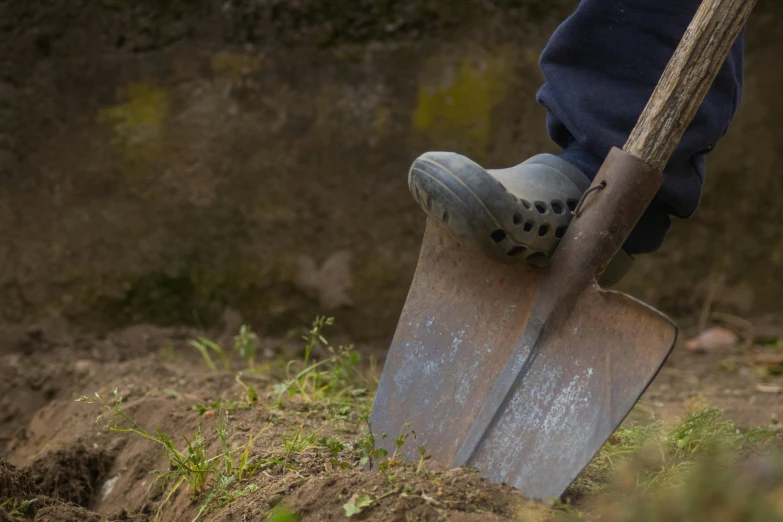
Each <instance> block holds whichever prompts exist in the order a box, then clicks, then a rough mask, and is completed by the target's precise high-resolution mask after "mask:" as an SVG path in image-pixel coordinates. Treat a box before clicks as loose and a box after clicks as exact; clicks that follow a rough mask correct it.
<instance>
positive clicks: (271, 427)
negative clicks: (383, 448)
mask: <svg viewBox="0 0 783 522" xmlns="http://www.w3.org/2000/svg"><path fill="white" fill-rule="evenodd" d="M5 333H6V335H4V336H3V337H2V338H3V339H4V341H3V342H4V344H3V346H2V354H3V355H2V359H1V364H0V419H2V423H1V424H0V437H2V440H0V458H1V459H2V460H0V500H4V499H15V500H16V501H22V500H32V499H36V500H35V502H33V503H32V504H30V505H29V506H26V507H25V508H24V509H22V510H21V513H22V514H23V516H24V517H26V518H27V519H30V520H36V521H62V522H65V521H75V520H87V521H91V520H95V521H99V520H148V519H150V518H151V517H153V516H155V515H157V516H158V517H159V518H158V519H159V520H163V521H180V520H183V521H184V520H193V519H194V518H195V517H196V515H197V513H198V511H199V508H200V504H199V502H194V501H193V500H192V497H191V496H190V495H189V493H188V491H187V487H186V486H184V487H182V488H180V489H179V490H178V491H177V493H176V494H174V495H173V496H172V497H171V498H170V499H168V502H166V499H165V498H164V494H163V491H162V489H161V487H160V483H155V476H153V475H151V472H152V471H153V470H162V471H164V472H165V470H166V469H167V467H168V465H167V463H168V461H167V459H166V457H165V455H164V454H163V452H162V451H161V448H160V446H158V445H156V444H154V443H151V442H150V441H147V440H144V439H143V438H141V437H138V436H135V435H132V434H125V433H117V432H112V431H109V430H108V429H107V428H106V427H104V424H106V423H105V422H103V421H102V422H96V417H97V415H98V414H100V413H101V410H100V407H99V406H97V405H90V404H84V403H80V402H76V401H75V399H77V398H78V397H80V396H83V395H86V396H93V394H94V393H95V392H97V391H101V392H102V393H104V394H106V396H107V397H111V391H112V390H115V389H116V390H118V394H119V395H120V396H122V397H123V400H124V402H123V408H124V410H125V411H126V412H127V413H128V414H129V415H130V416H131V417H132V418H133V419H134V420H135V421H136V422H137V423H138V424H139V425H140V426H143V427H145V429H147V430H153V429H154V428H155V427H159V428H160V429H161V430H163V431H164V432H165V433H167V434H169V435H171V437H172V438H173V439H174V440H175V444H176V445H178V446H180V445H181V444H180V443H181V441H182V437H183V436H186V437H188V438H191V437H193V434H195V433H196V432H197V429H198V428H199V427H200V428H201V430H202V434H203V438H204V440H205V443H206V447H207V448H208V450H209V451H210V452H211V453H210V454H212V455H215V454H218V453H219V452H220V444H219V441H218V440H217V437H216V436H215V431H214V429H213V425H214V421H215V420H216V418H217V414H216V412H215V410H214V409H213V406H212V405H213V404H214V403H215V402H216V401H220V400H222V401H229V400H233V401H239V400H240V399H241V397H243V393H244V392H243V390H242V388H241V387H240V385H239V384H238V383H237V381H236V379H235V376H236V374H235V372H231V371H228V372H227V371H211V370H209V369H207V367H206V365H205V364H204V361H203V360H202V359H201V358H200V356H199V355H198V353H197V352H196V351H195V350H193V349H192V348H189V347H188V345H187V341H188V340H189V339H192V338H195V337H198V336H199V335H201V334H200V333H199V332H196V331H194V330H191V329H187V328H158V327H151V326H145V325H139V326H134V327H131V328H128V329H126V330H122V331H118V332H115V333H113V334H111V335H108V336H105V337H95V336H90V335H83V334H73V333H72V332H69V331H68V328H67V327H65V326H64V325H63V324H62V323H60V322H58V321H56V320H53V321H52V323H51V324H42V325H36V326H32V327H27V328H23V329H18V330H17V331H15V332H5ZM227 335H229V333H224V334H220V333H217V334H214V335H213V338H215V339H217V340H222V342H224V343H226V342H227V339H228V337H227ZM688 337H689V336H688V335H683V343H684V340H685V339H687V338H688ZM261 341H262V342H261V346H262V351H263V355H262V356H259V358H258V361H257V362H256V367H257V368H258V369H259V371H257V372H256V373H255V374H253V375H249V376H245V377H243V379H244V382H245V383H246V384H250V385H251V386H253V387H254V388H255V389H257V390H259V392H260V393H259V398H258V401H257V403H256V404H255V405H254V406H252V407H236V408H235V409H231V410H230V411H229V412H228V416H227V422H228V431H229V442H230V443H235V444H241V443H243V442H244V441H246V440H248V438H249V437H253V438H254V443H253V446H252V447H253V452H252V453H251V460H253V459H255V461H256V462H260V461H264V459H267V460H268V461H269V462H270V464H269V465H264V466H262V467H261V471H260V472H259V473H257V474H256V475H254V476H253V477H252V479H245V480H243V481H241V482H240V483H239V484H238V487H239V488H240V489H241V488H248V489H247V490H246V494H245V495H243V496H240V497H239V498H237V499H236V500H235V501H234V502H231V503H228V504H227V505H226V506H224V507H221V508H220V509H216V510H214V511H212V512H210V513H208V514H207V515H206V516H205V517H204V518H203V520H209V521H214V522H228V521H234V520H262V519H264V517H267V516H268V515H269V514H270V513H275V512H281V513H286V512H295V513H298V516H299V517H301V518H300V520H344V519H345V517H346V513H345V508H344V505H345V504H346V503H350V502H351V501H352V499H353V500H354V501H355V500H356V499H357V498H358V497H359V496H361V495H369V496H371V497H372V498H373V499H374V500H375V503H373V504H372V505H371V506H370V507H369V508H366V509H365V510H364V512H363V513H361V514H359V515H356V518H358V519H360V520H373V521H384V522H385V521H397V520H400V521H403V520H465V521H474V520H475V521H496V520H519V519H527V520H544V519H548V518H547V517H549V516H550V515H551V512H550V510H548V509H547V508H544V507H543V506H540V505H537V504H533V503H530V502H526V501H525V500H523V499H522V497H521V496H520V494H519V492H518V491H516V490H514V489H513V488H510V487H506V486H503V485H493V484H490V483H488V482H486V481H484V480H483V479H482V478H481V477H479V476H478V475H477V474H476V473H475V472H473V471H470V470H460V469H458V470H451V471H445V472H434V471H432V472H428V473H426V474H420V473H417V470H416V466H400V467H399V468H398V469H395V470H394V472H393V474H391V475H390V474H389V473H385V474H379V473H374V472H370V471H367V470H366V469H365V467H363V466H361V465H360V464H359V461H358V459H359V457H358V456H357V454H356V453H355V452H351V451H348V450H346V451H345V452H340V453H339V454H337V453H333V452H330V451H328V450H327V449H326V448H325V447H322V446H323V445H322V444H321V445H315V446H314V447H313V448H311V449H304V450H303V451H301V452H298V453H296V454H291V455H290V456H289V457H286V458H287V459H288V460H287V461H286V463H283V464H280V463H279V462H277V463H274V462H275V461H274V459H272V457H274V456H276V455H277V456H280V453H279V452H278V453H275V452H276V451H278V450H275V449H274V448H275V447H277V446H276V444H277V443H276V442H275V441H278V440H282V438H281V437H284V436H286V434H297V433H305V431H306V430H316V431H317V432H318V436H319V437H320V436H324V437H337V438H339V439H341V440H342V441H344V442H346V443H347V442H353V441H355V440H356V438H357V437H358V436H359V435H360V434H361V423H360V422H359V421H358V418H359V411H353V410H352V411H350V412H349V413H347V414H346V415H345V416H344V418H343V420H338V421H335V420H333V419H330V418H329V415H327V414H326V413H325V412H324V411H319V410H314V409H312V408H310V407H308V405H307V404H304V403H301V404H300V403H297V402H296V401H292V402H291V403H290V404H288V405H287V406H286V407H285V408H282V409H281V408H278V407H274V405H273V403H274V394H273V393H271V392H269V391H268V390H271V389H272V386H273V384H274V382H277V381H276V380H277V379H278V378H279V376H280V375H281V373H280V372H281V371H282V365H281V364H280V363H279V361H283V360H289V359H291V358H294V357H296V356H298V355H300V351H301V347H300V346H299V343H298V342H292V341H290V340H281V339H262V340H261ZM361 351H362V352H363V353H364V354H365V355H367V354H372V355H375V356H377V355H378V354H379V353H382V350H379V349H378V348H377V347H376V348H375V349H373V348H371V347H363V348H361ZM761 351H762V347H761V346H760V345H759V344H758V343H747V342H746V343H744V344H742V345H741V346H738V347H737V346H734V347H724V348H717V349H712V350H710V351H708V352H707V353H695V352H692V351H688V350H687V349H685V348H684V346H678V347H677V348H676V349H675V351H674V353H673V355H672V356H671V358H670V360H669V361H668V362H667V364H666V366H665V367H664V368H663V369H662V371H661V372H660V374H659V376H658V377H657V379H656V380H655V382H654V383H653V384H652V385H651V387H650V388H649V389H648V391H647V393H646V394H645V396H644V397H643V399H642V401H641V403H640V405H639V407H637V408H636V409H635V410H634V412H632V414H631V416H630V417H629V420H630V421H633V420H634V419H636V418H639V419H641V418H644V417H649V415H650V414H651V413H652V414H654V415H655V417H657V418H660V419H662V420H664V422H668V423H673V422H675V421H676V420H677V419H678V418H679V417H681V416H682V415H684V414H686V413H688V412H689V411H692V409H693V408H694V407H695V405H696V404H705V403H706V404H710V405H713V406H715V407H718V408H721V409H723V410H724V411H725V417H726V418H728V419H731V420H733V421H734V422H735V423H736V424H737V425H738V427H740V428H741V429H744V428H749V427H752V426H757V425H769V424H772V425H777V424H778V423H779V421H778V419H781V418H783V401H782V400H781V395H779V394H776V393H773V392H774V391H775V390H777V389H778V388H776V386H780V385H783V377H781V376H779V375H775V373H776V372H775V371H765V372H760V371H759V369H760V367H761V366H759V364H757V363H753V362H752V361H757V362H758V361H759V360H762V361H763V360H765V359H764V358H763V357H761V358H759V357H758V354H759V353H760V352H761ZM242 364H244V362H243V361H239V360H233V361H232V365H233V367H234V368H238V367H240V366H241V365H242ZM379 371H380V369H378V370H376V372H379ZM262 390H267V391H262ZM367 401H369V398H367ZM224 404H225V402H224ZM195 405H203V407H202V408H201V409H200V410H199V409H198V408H194V406H195ZM280 447H282V446H280ZM250 486H252V487H250ZM207 491H209V490H207ZM588 500H589V499H588ZM579 502H582V501H581V500H580V501H579ZM281 510H282V511H281ZM6 511H8V509H6ZM6 511H3V510H0V521H5V520H19V518H14V517H10V516H9V515H8V514H7V513H6ZM524 517H527V518H524ZM278 519H279V520H286V518H282V517H278Z"/></svg>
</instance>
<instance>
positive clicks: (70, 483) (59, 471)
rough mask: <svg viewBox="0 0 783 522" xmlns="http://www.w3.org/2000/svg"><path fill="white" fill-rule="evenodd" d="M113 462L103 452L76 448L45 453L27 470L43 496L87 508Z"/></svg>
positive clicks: (77, 446) (80, 447) (82, 446)
mask: <svg viewBox="0 0 783 522" xmlns="http://www.w3.org/2000/svg"><path fill="white" fill-rule="evenodd" d="M112 461H113V457H112V456H111V455H109V453H107V452H106V451H102V450H97V449H91V448H87V447H86V446H84V445H76V446H72V447H69V448H66V449H61V450H57V451H54V452H50V453H47V454H46V455H44V456H43V457H41V458H39V459H37V460H36V461H35V462H33V464H32V466H31V467H30V468H31V472H32V476H33V479H34V481H35V483H36V484H37V485H38V487H39V488H40V489H41V491H42V492H43V494H44V495H47V496H50V497H54V498H57V499H60V500H64V501H66V502H72V503H74V504H76V505H78V506H82V507H85V508H86V507H89V503H90V499H91V498H92V496H93V494H94V493H95V491H96V490H97V489H98V488H99V485H100V484H101V482H102V480H103V479H104V478H105V475H106V472H107V471H108V469H109V468H110V467H111V464H112Z"/></svg>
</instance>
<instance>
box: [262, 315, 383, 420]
mask: <svg viewBox="0 0 783 522" xmlns="http://www.w3.org/2000/svg"><path fill="white" fill-rule="evenodd" d="M332 324H334V321H333V319H332V318H330V317H329V318H327V317H322V316H318V317H316V319H315V320H314V321H313V324H312V326H311V327H310V328H309V329H308V330H307V332H306V334H305V335H304V336H303V339H304V340H305V350H304V358H303V360H301V361H290V362H289V363H288V365H287V366H286V371H287V373H288V374H289V375H290V377H289V378H288V379H287V380H285V381H284V382H282V383H279V384H277V385H275V386H274V388H273V391H274V393H275V394H276V395H277V404H278V405H279V406H282V404H283V398H288V399H290V398H293V397H298V398H299V399H301V400H302V401H304V402H307V403H315V402H320V401H326V402H327V404H328V405H329V406H330V407H334V408H335V409H337V410H338V411H339V412H341V413H340V415H343V416H345V415H347V414H348V413H349V412H350V411H351V409H352V408H353V407H354V406H356V405H357V402H359V403H360V404H361V406H362V408H363V409H365V410H367V409H369V401H368V400H366V398H367V395H368V390H367V386H366V381H365V379H364V377H363V375H362V374H361V371H360V363H361V357H360V355H359V353H358V352H356V351H354V350H353V349H352V347H350V346H347V347H346V346H340V347H338V348H334V347H333V346H330V345H329V344H328V342H327V340H326V338H325V337H324V335H323V329H324V328H325V327H326V326H330V325H332ZM319 345H320V346H323V347H324V348H325V349H326V351H328V352H329V353H330V354H331V355H330V356H329V357H327V358H326V359H324V360H322V361H317V360H315V359H313V358H312V353H313V350H314V349H315V347H317V346H319ZM294 368H302V369H301V370H299V371H296V373H294Z"/></svg>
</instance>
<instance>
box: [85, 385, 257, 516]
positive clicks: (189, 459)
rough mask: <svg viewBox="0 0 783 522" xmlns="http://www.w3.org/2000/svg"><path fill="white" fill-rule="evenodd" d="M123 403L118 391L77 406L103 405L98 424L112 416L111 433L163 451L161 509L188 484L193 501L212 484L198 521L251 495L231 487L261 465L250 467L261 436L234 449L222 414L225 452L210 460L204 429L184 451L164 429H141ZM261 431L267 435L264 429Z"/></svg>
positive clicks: (219, 422) (219, 426) (217, 425)
mask: <svg viewBox="0 0 783 522" xmlns="http://www.w3.org/2000/svg"><path fill="white" fill-rule="evenodd" d="M122 401H123V398H122V397H121V396H120V395H119V393H118V392H117V390H116V389H115V390H114V391H113V392H112V399H111V400H108V401H107V400H106V399H105V398H104V396H103V395H102V394H101V393H100V392H96V393H95V397H94V398H93V397H86V396H84V397H80V398H79V399H77V402H84V403H87V404H97V405H100V406H101V407H102V408H103V410H104V411H103V412H102V413H101V414H100V415H98V418H97V419H96V422H98V421H100V420H101V419H102V418H103V417H104V416H106V415H110V416H111V419H110V420H109V421H108V422H107V424H106V427H107V428H109V429H110V430H111V431H117V432H121V433H132V434H135V435H137V436H140V437H142V438H144V439H146V440H149V441H150V442H154V443H155V444H158V445H159V446H160V447H161V449H162V450H163V453H164V454H165V455H166V458H167V459H168V461H169V467H168V470H167V471H165V472H161V471H158V470H155V471H154V472H153V473H154V474H155V475H156V476H157V479H156V481H160V482H161V483H162V487H163V490H164V492H166V494H165V497H164V500H163V502H162V503H161V509H162V506H163V505H165V504H167V503H168V501H169V499H170V498H171V497H172V495H173V494H174V493H175V492H176V491H177V490H178V489H179V488H180V486H181V485H182V484H183V483H185V482H187V483H188V486H189V489H190V494H191V496H192V497H193V498H197V497H199V496H200V495H202V494H203V493H204V492H205V491H206V490H207V488H208V486H209V485H210V484H211V486H212V491H211V492H210V494H209V495H207V496H206V498H205V499H204V501H203V502H202V507H201V509H200V510H199V515H198V516H197V517H196V520H198V519H199V518H200V517H201V516H203V515H204V514H206V513H208V512H210V511H211V510H212V509H213V507H214V505H225V504H226V503H228V502H230V501H231V499H233V498H238V496H242V495H244V494H246V493H248V492H250V491H249V490H248V489H247V488H244V489H242V490H231V489H230V488H229V486H231V485H232V484H233V483H234V481H237V480H238V481H241V480H243V479H245V478H247V477H248V476H250V475H252V474H253V473H255V471H256V470H257V469H258V466H257V465H251V464H250V462H249V457H250V450H251V448H252V446H253V443H254V442H255V440H256V439H257V438H258V436H259V435H260V434H261V433H260V432H259V433H258V434H256V435H255V436H253V435H252V434H251V435H250V436H249V438H248V441H247V443H245V444H243V445H241V446H239V447H233V446H232V445H231V444H230V443H229V441H228V433H227V428H226V421H225V418H224V415H223V412H222V411H221V412H219V413H218V415H217V418H216V420H215V431H216V432H217V435H218V439H219V440H220V444H221V447H222V449H223V452H222V453H220V454H219V455H215V456H212V457H210V456H209V454H208V452H207V448H206V443H205V440H204V438H203V437H202V435H201V427H200V426H199V427H198V428H197V431H196V434H195V435H194V436H193V437H192V438H190V439H188V438H187V437H184V436H183V440H184V441H185V444H184V449H182V450H180V449H178V448H177V447H176V445H175V444H174V441H173V440H172V439H171V437H169V435H167V434H166V433H165V432H164V431H163V430H161V429H160V428H156V429H155V432H154V434H153V433H150V432H148V431H147V430H145V429H144V428H143V427H142V426H140V425H139V424H138V423H137V422H136V421H135V420H133V418H132V417H130V415H128V414H127V413H126V412H125V411H124V410H123V409H122ZM264 429H265V428H264ZM261 431H262V432H263V429H262V430H261ZM221 503H222V504H221Z"/></svg>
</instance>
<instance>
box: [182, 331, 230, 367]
mask: <svg viewBox="0 0 783 522" xmlns="http://www.w3.org/2000/svg"><path fill="white" fill-rule="evenodd" d="M188 344H189V345H190V346H192V347H193V348H195V349H196V350H198V352H199V353H200V354H201V357H203V358H204V362H205V363H207V366H209V369H210V370H212V371H213V372H214V371H217V366H215V363H214V362H213V361H212V356H210V355H209V352H210V350H211V351H213V352H215V353H216V354H217V356H218V357H219V358H220V361H221V362H222V363H223V369H224V370H226V371H227V370H228V369H229V367H230V366H231V363H230V361H229V359H228V355H226V352H225V351H224V350H223V348H222V347H221V346H220V345H219V344H217V343H216V342H214V341H210V340H209V339H207V338H205V337H200V338H198V339H191V340H190V341H188Z"/></svg>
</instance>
